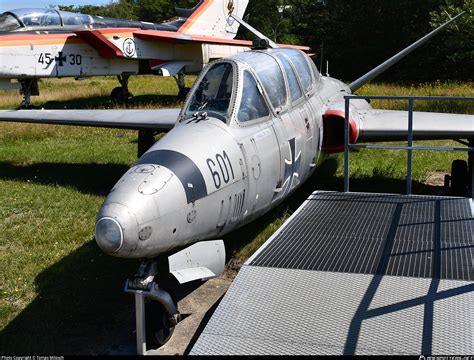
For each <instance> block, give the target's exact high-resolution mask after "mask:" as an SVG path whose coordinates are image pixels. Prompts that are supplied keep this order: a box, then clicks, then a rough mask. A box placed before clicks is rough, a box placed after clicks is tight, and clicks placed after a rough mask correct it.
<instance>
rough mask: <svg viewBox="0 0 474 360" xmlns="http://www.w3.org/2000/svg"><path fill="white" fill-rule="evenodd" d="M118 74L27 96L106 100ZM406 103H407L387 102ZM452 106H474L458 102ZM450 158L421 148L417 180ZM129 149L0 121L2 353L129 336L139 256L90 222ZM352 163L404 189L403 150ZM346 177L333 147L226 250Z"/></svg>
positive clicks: (152, 95) (172, 88)
mask: <svg viewBox="0 0 474 360" xmlns="http://www.w3.org/2000/svg"><path fill="white" fill-rule="evenodd" d="M193 79H194V78H189V79H188V82H192V81H193ZM116 85H117V83H116V81H115V79H113V78H104V79H100V78H93V79H89V80H85V81H81V82H76V81H74V80H70V79H59V80H47V81H44V83H43V84H41V90H42V95H41V96H40V97H38V98H33V99H34V103H33V104H34V105H35V106H37V107H45V108H64V107H67V108H73V107H78V108H89V107H90V108H110V107H111V104H110V101H109V100H108V94H109V93H110V90H111V89H112V88H113V87H114V86H116ZM473 88H474V87H473V84H472V83H468V84H463V83H448V84H443V83H435V84H423V85H420V86H418V85H417V86H406V87H402V86H398V85H397V86H393V85H384V84H379V85H368V86H366V87H364V88H362V89H361V90H360V91H359V94H364V95H369V94H376V95H381V94H388V95H407V94H413V95H452V96H454V95H456V96H474V94H473ZM130 90H131V91H132V93H134V94H135V95H136V97H135V98H134V100H133V102H132V104H131V107H140V108H142V107H144V108H156V107H169V106H179V105H180V104H179V103H178V102H177V101H176V100H175V98H174V96H175V95H176V93H177V87H176V84H175V82H174V80H173V79H161V78H154V77H134V78H132V80H131V84H130ZM20 100H21V98H20V96H18V95H17V93H16V92H13V91H0V107H3V108H12V107H15V106H16V105H18V103H19V102H20ZM392 105H393V104H389V103H384V102H380V103H378V104H374V106H375V107H377V106H381V107H388V106H392ZM402 106H406V105H395V106H393V107H395V108H397V107H398V108H402ZM420 106H422V109H423V110H425V111H428V110H434V111H443V110H440V109H444V108H443V107H444V106H446V105H444V104H441V103H439V102H436V103H434V104H431V105H420ZM453 108H454V109H453ZM449 109H450V110H452V111H456V112H464V113H471V114H472V113H474V111H472V107H469V106H466V105H464V104H457V103H456V104H452V106H450V107H449ZM420 110H421V109H420ZM432 143H437V144H453V142H446V141H443V142H430V144H432ZM456 158H466V156H465V154H464V153H462V154H458V153H456V154H453V153H446V152H429V151H421V152H416V153H415V154H414V174H413V177H414V191H415V192H416V193H437V192H439V191H440V187H439V186H433V185H429V184H426V180H427V178H428V177H429V175H430V174H431V173H433V172H441V173H445V172H449V169H450V164H451V161H452V160H453V159H456ZM135 159H136V133H135V132H133V131H127V130H111V129H97V128H80V127H68V126H64V127H61V126H50V125H44V126H42V125H29V124H9V123H0V281H1V282H0V349H2V351H3V352H4V353H6V354H10V353H22V354H31V353H43V354H46V353H48V354H51V353H58V354H59V353H66V354H78V353H79V354H97V353H101V352H104V351H106V348H105V346H109V345H110V344H111V343H112V344H113V343H119V342H120V341H121V339H122V338H121V336H122V337H123V329H126V330H127V331H128V333H127V336H128V340H131V341H132V342H133V337H134V334H133V333H132V331H133V329H134V319H133V297H131V296H128V295H125V294H124V293H123V283H124V280H125V278H126V277H129V276H131V275H132V274H133V273H134V272H135V270H136V268H137V265H138V262H137V261H135V260H123V259H115V258H112V257H109V256H106V255H103V254H102V252H101V251H100V250H99V249H98V247H97V246H96V244H95V241H94V239H93V237H94V234H93V232H94V224H95V217H96V215H97V211H98V209H99V208H100V206H101V204H102V202H103V200H104V198H105V196H106V194H107V193H108V191H109V190H110V189H111V187H112V186H113V184H114V183H115V182H116V181H117V180H118V178H119V177H120V176H121V175H122V174H123V173H124V172H125V171H126V169H128V167H129V166H130V165H131V164H132V163H133V162H134V160H135ZM350 165H351V189H352V190H354V191H377V192H403V191H404V186H405V181H404V178H405V168H406V153H405V152H400V151H395V150H390V151H386V150H384V151H374V150H364V151H358V152H354V153H351V163H350ZM342 188H343V175H342V155H337V156H332V157H329V158H328V159H327V161H325V162H324V163H322V165H321V166H320V167H319V169H318V172H317V174H316V175H315V176H313V177H312V178H311V179H310V180H309V181H308V182H307V183H305V184H304V185H303V186H302V188H301V189H300V190H299V191H298V192H297V193H296V194H295V195H294V196H292V197H291V198H290V199H289V200H288V201H286V202H285V203H283V204H282V205H280V206H279V207H277V208H276V209H274V210H272V211H270V212H268V213H267V214H265V215H264V216H263V217H262V218H261V219H259V221H257V222H254V223H252V224H249V225H247V226H245V227H244V228H242V229H240V230H239V231H236V232H234V233H232V234H229V235H227V236H226V237H225V240H226V246H227V250H228V253H229V254H233V256H234V258H235V259H236V260H237V261H244V260H245V259H247V258H248V257H249V256H250V255H251V254H252V253H253V252H254V251H255V250H256V249H258V248H259V247H260V245H261V244H262V243H263V242H264V241H265V240H266V239H267V238H268V237H269V236H270V235H271V234H272V233H273V232H274V231H275V230H276V229H277V228H278V227H279V226H280V225H281V224H282V223H283V222H284V220H285V219H287V218H288V217H289V216H290V215H291V213H292V212H293V211H294V210H295V209H296V208H297V207H298V206H299V205H300V204H301V202H302V201H303V200H304V199H305V198H306V197H307V196H308V195H309V193H310V192H311V191H312V190H314V189H326V190H342ZM111 339H112V340H111Z"/></svg>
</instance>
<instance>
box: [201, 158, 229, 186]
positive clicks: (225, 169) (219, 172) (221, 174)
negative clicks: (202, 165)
mask: <svg viewBox="0 0 474 360" xmlns="http://www.w3.org/2000/svg"><path fill="white" fill-rule="evenodd" d="M215 158H216V159H215V161H214V159H211V158H208V159H207V160H206V162H207V166H208V167H209V171H210V172H211V175H212V180H213V181H214V186H215V187H216V189H219V188H220V187H221V186H222V183H225V184H228V183H229V181H230V180H231V176H232V180H234V179H235V176H234V169H233V168H232V164H231V162H230V159H229V156H228V155H227V153H226V152H225V151H223V152H222V155H221V154H216V156H215ZM229 170H230V172H229Z"/></svg>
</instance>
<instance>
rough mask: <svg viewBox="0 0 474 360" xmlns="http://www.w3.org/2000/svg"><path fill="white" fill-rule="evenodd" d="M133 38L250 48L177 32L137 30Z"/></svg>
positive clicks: (239, 42) (242, 43)
mask: <svg viewBox="0 0 474 360" xmlns="http://www.w3.org/2000/svg"><path fill="white" fill-rule="evenodd" d="M133 36H135V37H137V38H140V39H143V40H150V41H154V40H155V41H156V40H162V41H171V42H196V43H202V44H216V45H233V46H247V47H252V44H253V43H252V41H249V40H236V39H225V38H219V37H213V36H203V35H191V34H183V33H179V32H176V33H175V32H170V31H160V30H137V31H134V32H133ZM279 46H280V47H288V48H296V49H300V50H302V51H309V50H310V47H308V46H300V45H287V44H279Z"/></svg>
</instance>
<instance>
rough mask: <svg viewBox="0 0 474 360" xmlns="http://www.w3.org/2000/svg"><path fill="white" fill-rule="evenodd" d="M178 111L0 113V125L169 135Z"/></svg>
mask: <svg viewBox="0 0 474 360" xmlns="http://www.w3.org/2000/svg"><path fill="white" fill-rule="evenodd" d="M179 112H180V109H158V110H0V121H8V122H25V123H41V124H58V125H74V126H93V127H106V128H119V129H131V130H143V129H150V130H157V131H168V130H170V129H172V128H173V127H174V125H175V123H176V120H177V118H178V115H179Z"/></svg>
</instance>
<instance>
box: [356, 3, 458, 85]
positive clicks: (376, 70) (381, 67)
mask: <svg viewBox="0 0 474 360" xmlns="http://www.w3.org/2000/svg"><path fill="white" fill-rule="evenodd" d="M464 13H465V12H462V13H460V14H458V15H456V16H455V17H453V18H451V19H450V20H449V21H447V22H445V23H444V24H442V25H440V26H439V27H437V28H436V29H434V30H433V31H431V32H430V33H429V34H427V35H425V36H423V37H422V38H421V39H419V40H418V41H415V42H414V43H413V44H411V45H410V46H408V47H406V48H405V49H403V50H402V51H400V52H399V53H397V54H395V55H394V56H392V57H391V58H390V59H388V60H387V61H385V62H383V63H382V64H380V65H379V66H377V67H375V68H374V69H372V70H370V71H369V72H368V73H367V74H365V75H363V76H361V77H360V78H358V79H357V80H355V81H353V82H352V83H350V84H349V88H350V89H351V91H355V90H357V89H359V88H360V87H362V85H364V84H366V83H368V82H369V81H370V80H372V79H373V78H375V77H376V76H378V75H380V74H381V73H382V72H384V71H385V70H387V69H388V68H389V67H391V66H392V65H394V64H395V63H397V62H398V61H400V60H401V59H403V58H404V57H405V56H407V55H408V54H409V53H411V52H412V51H413V50H415V49H416V48H417V47H419V46H420V45H422V44H424V43H425V42H426V41H428V40H429V39H431V38H432V37H433V36H435V35H436V34H437V33H438V32H440V31H441V30H442V29H443V28H444V27H446V26H447V25H449V24H450V23H451V22H453V21H455V20H456V19H457V18H458V17H460V16H461V15H463V14H464Z"/></svg>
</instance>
